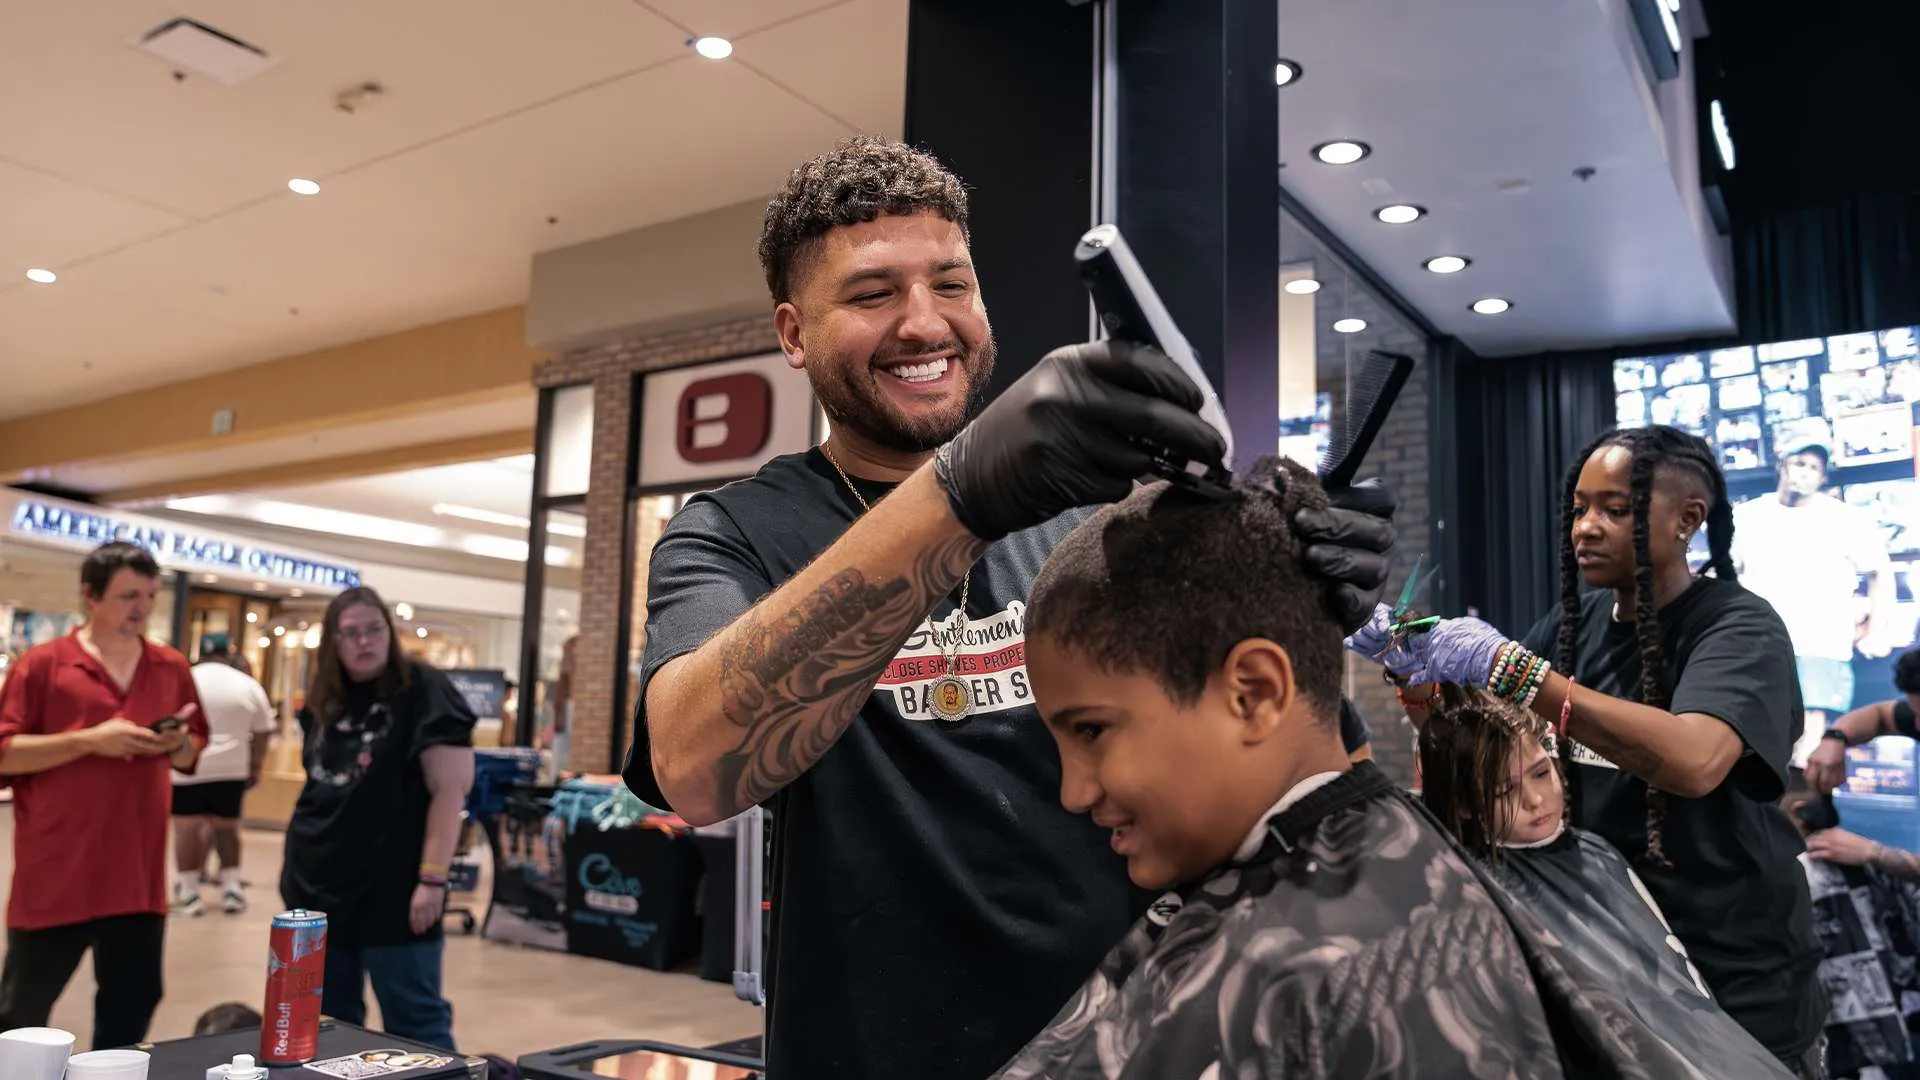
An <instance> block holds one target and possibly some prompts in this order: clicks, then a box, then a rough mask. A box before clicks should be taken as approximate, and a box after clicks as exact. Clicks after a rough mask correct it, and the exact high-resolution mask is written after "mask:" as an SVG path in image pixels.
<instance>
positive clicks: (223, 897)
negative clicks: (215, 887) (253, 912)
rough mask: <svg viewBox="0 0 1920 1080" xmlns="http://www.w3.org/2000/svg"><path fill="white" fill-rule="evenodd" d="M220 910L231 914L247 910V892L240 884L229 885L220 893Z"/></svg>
mask: <svg viewBox="0 0 1920 1080" xmlns="http://www.w3.org/2000/svg"><path fill="white" fill-rule="evenodd" d="M220 910H221V911H224V912H226V913H227V914H229V915H238V914H240V913H241V912H243V911H245V910H247V894H246V893H245V892H243V891H241V888H240V886H238V885H229V886H227V887H226V889H225V891H223V892H222V893H221V894H220Z"/></svg>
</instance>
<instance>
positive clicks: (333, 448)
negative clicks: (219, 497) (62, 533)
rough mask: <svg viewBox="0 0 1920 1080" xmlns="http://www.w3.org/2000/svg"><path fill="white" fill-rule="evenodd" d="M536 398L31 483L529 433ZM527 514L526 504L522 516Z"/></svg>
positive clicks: (193, 470) (156, 478) (165, 476)
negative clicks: (508, 432) (503, 433)
mask: <svg viewBox="0 0 1920 1080" xmlns="http://www.w3.org/2000/svg"><path fill="white" fill-rule="evenodd" d="M536 400H537V399H536V397H535V394H534V392H533V390H532V388H531V387H529V388H528V389H527V391H526V392H525V393H524V394H516V395H513V396H512V397H509V398H505V399H502V400H499V401H489V402H482V403H480V404H475V405H460V406H455V407H453V408H448V409H441V410H438V411H436V412H434V413H432V414H431V415H429V416H409V417H399V418H395V419H390V420H375V421H368V422H366V423H360V424H342V425H340V426H338V427H331V428H327V429H325V430H324V431H315V432H310V433H307V434H302V435H287V436H282V437H280V438H274V439H262V440H260V441H259V442H250V443H247V444H246V445H245V446H244V447H240V448H235V447H221V448H219V449H214V450H197V451H193V452H190V453H183V454H143V455H140V456H138V457H134V458H127V459H123V460H119V461H111V462H85V463H82V464H78V465H61V466H54V467H52V468H47V469H41V470H37V471H35V472H34V473H33V474H32V475H31V476H28V477H25V478H24V479H26V480H29V481H32V482H36V483H42V484H49V485H52V486H54V487H58V488H61V489H64V490H67V491H80V492H85V493H87V494H90V495H98V494H103V493H106V492H112V491H124V490H126V489H128V488H134V487H144V486H146V485H149V484H159V483H166V482H170V481H190V480H194V479H196V478H199V477H208V476H220V475H223V474H226V473H232V472H244V471H247V470H250V469H265V468H271V467H273V466H276V465H290V464H294V463H296V462H303V461H315V460H324V459H328V458H337V457H347V456H351V455H354V454H367V453H374V452H376V451H380V450H392V449H397V448H399V447H404V446H415V445H418V444H420V443H422V442H439V441H443V440H452V439H462V438H467V437H471V436H477V435H492V434H495V433H497V432H503V431H514V430H516V429H517V430H528V429H531V428H532V427H533V419H534V409H535V406H536ZM129 505H134V504H129ZM135 508H138V507H137V506H135ZM525 509H526V508H525V506H524V505H523V506H522V507H521V510H522V512H524V511H525Z"/></svg>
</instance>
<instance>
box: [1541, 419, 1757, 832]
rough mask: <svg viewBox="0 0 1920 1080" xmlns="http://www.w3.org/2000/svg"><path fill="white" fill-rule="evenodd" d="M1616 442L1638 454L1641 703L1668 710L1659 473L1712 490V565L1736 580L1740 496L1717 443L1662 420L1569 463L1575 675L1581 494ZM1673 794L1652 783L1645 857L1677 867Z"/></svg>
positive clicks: (1634, 471) (1566, 650) (1569, 653)
mask: <svg viewBox="0 0 1920 1080" xmlns="http://www.w3.org/2000/svg"><path fill="white" fill-rule="evenodd" d="M1611 446H1621V447H1625V448H1626V449H1627V451H1628V452H1629V453H1630V454H1632V460H1631V466H1630V468H1631V471H1630V472H1629V474H1628V484H1629V485H1630V488H1631V490H1630V493H1629V494H1630V502H1631V504H1632V507H1633V563H1634V574H1633V598H1634V599H1633V604H1634V611H1635V617H1634V635H1635V638H1636V640H1637V641H1638V643H1639V646H1640V688H1639V689H1640V695H1639V696H1640V703H1641V704H1643V705H1651V706H1653V707H1654V708H1656V709H1665V708H1666V707H1667V705H1668V701H1669V697H1668V695H1669V694H1671V693H1672V688H1671V687H1669V686H1667V684H1666V649H1665V647H1664V646H1663V645H1662V643H1661V630H1662V626H1661V620H1660V615H1659V612H1658V609H1657V607H1656V606H1655V604H1654V602H1653V546H1652V537H1651V536H1650V535H1649V532H1648V529H1649V520H1650V515H1651V512H1652V511H1651V507H1652V506H1653V483H1654V479H1655V476H1656V474H1657V473H1659V472H1661V471H1663V470H1664V471H1667V472H1669V473H1670V474H1673V475H1676V476H1678V477H1680V478H1682V479H1683V480H1685V481H1686V482H1689V483H1691V484H1693V485H1695V486H1696V487H1697V488H1699V490H1700V491H1701V493H1702V494H1704V495H1705V496H1706V502H1707V521H1706V526H1707V552H1708V554H1707V565H1706V567H1705V569H1708V570H1712V571H1713V576H1714V577H1716V578H1718V579H1719V580H1721V581H1733V580H1735V578H1736V576H1737V575H1736V574H1735V570H1734V565H1733V500H1732V499H1730V498H1728V497H1727V477H1726V474H1725V473H1724V472H1722V471H1721V470H1720V460H1719V458H1718V457H1717V456H1715V454H1714V452H1713V447H1712V446H1711V445H1709V444H1708V443H1707V441H1706V440H1705V439H1702V438H1701V437H1699V436H1698V435H1692V434H1689V433H1687V432H1685V431H1681V430H1680V429H1679V428H1675V427H1669V426H1666V425H1661V424H1656V425H1652V426H1648V427H1637V428H1622V429H1619V430H1617V431H1610V432H1607V433H1606V434H1605V435H1602V436H1600V437H1599V438H1598V439H1596V440H1594V442H1593V444H1592V445H1590V446H1588V447H1587V448H1586V449H1584V450H1582V451H1580V454H1579V456H1578V457H1576V458H1574V461H1573V464H1572V465H1571V466H1569V467H1568V469H1567V477H1566V481H1565V489H1564V491H1563V492H1562V493H1561V502H1560V508H1561V521H1560V636H1559V640H1558V641H1557V642H1556V649H1555V656H1554V666H1555V667H1557V668H1559V669H1560V670H1561V671H1562V672H1564V673H1566V674H1568V675H1572V674H1573V673H1574V660H1575V658H1576V656H1577V654H1578V651H1579V632H1580V613H1581V610H1582V609H1581V599H1580V595H1581V593H1580V566H1579V562H1578V560H1577V559H1576V558H1575V555H1574V550H1573V524H1574V515H1573V503H1574V493H1575V490H1576V489H1577V488H1578V487H1579V484H1580V470H1582V469H1584V468H1585V467H1586V464H1587V459H1589V458H1591V457H1593V455H1595V454H1597V453H1599V452H1600V451H1602V450H1605V449H1607V448H1608V447H1611ZM1576 775H1577V774H1576ZM1576 783H1577V781H1576ZM1667 798H1668V796H1667V793H1666V792H1664V791H1661V790H1660V789H1658V788H1655V787H1653V786H1651V785H1647V849H1646V852H1645V857H1646V860H1647V862H1648V863H1650V864H1651V865H1653V866H1655V867H1658V868H1660V869H1670V868H1671V867H1672V865H1673V863H1672V862H1671V861H1670V860H1669V859H1668V858H1667V853H1666V847H1665V844H1664V842H1663V841H1664V835H1663V832H1662V826H1663V825H1664V824H1665V822H1666V817H1667Z"/></svg>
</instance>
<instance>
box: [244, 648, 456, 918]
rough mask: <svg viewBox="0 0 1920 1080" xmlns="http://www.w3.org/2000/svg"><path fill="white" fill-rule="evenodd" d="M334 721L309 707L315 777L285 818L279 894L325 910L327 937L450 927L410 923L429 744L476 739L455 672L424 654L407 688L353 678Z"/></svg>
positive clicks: (306, 751)
mask: <svg viewBox="0 0 1920 1080" xmlns="http://www.w3.org/2000/svg"><path fill="white" fill-rule="evenodd" d="M341 696H342V701H341V706H342V707H341V708H340V709H339V711H338V712H337V714H336V715H335V716H334V717H333V719H332V721H331V722H329V723H324V724H322V723H318V722H316V720H315V718H314V716H313V713H312V712H311V711H309V710H307V709H304V708H303V709H301V710H300V714H299V719H300V727H301V730H302V731H303V732H304V733H305V735H306V739H305V745H304V746H303V748H302V753H301V760H302V761H303V762H304V763H305V765H306V770H307V780H306V784H305V785H304V786H302V787H301V789H300V797H299V799H298V800H297V801H296V802H295V803H294V807H293V816H292V818H291V819H290V820H289V821H288V822H287V843H286V854H285V858H284V860H283V864H282V868H281V872H280V895H281V898H282V899H283V900H285V901H286V903H287V904H288V905H289V906H292V907H304V908H310V909H313V910H315V911H324V912H326V913H327V935H328V938H329V940H331V941H334V942H337V943H339V944H341V945H355V946H366V945H400V944H405V943H407V942H410V941H424V940H430V939H432V938H436V937H439V936H440V924H439V923H438V922H435V923H434V924H433V926H432V927H430V928H429V929H428V930H427V932H426V933H425V934H415V933H414V932H413V930H412V927H411V926H409V925H408V923H409V919H410V911H411V908H412V904H413V891H414V887H415V886H416V885H418V884H419V881H420V854H421V845H422V844H423V843H424V842H425V840H426V835H427V806H428V804H429V803H431V802H432V793H431V792H429V791H428V790H427V780H426V773H425V772H424V771H423V770H422V768H421V765H420V752H421V751H422V750H425V749H426V748H428V747H430V746H472V745H473V725H474V717H473V711H472V709H470V708H469V707H468V706H467V702H466V699H465V698H464V697H462V696H461V694H460V692H459V691H458V690H457V689H455V688H454V685H453V683H452V682H451V681H450V680H448V678H447V677H446V676H445V675H444V674H442V673H440V672H439V671H436V670H434V669H433V668H430V667H427V666H426V665H424V664H417V663H416V664H414V665H413V668H412V675H411V677H410V679H409V684H408V687H407V689H406V690H405V691H404V692H402V693H400V694H397V695H394V696H392V697H381V696H379V695H378V694H376V693H375V691H374V684H372V683H354V682H349V683H347V684H346V686H345V688H344V692H343V693H342V695H341Z"/></svg>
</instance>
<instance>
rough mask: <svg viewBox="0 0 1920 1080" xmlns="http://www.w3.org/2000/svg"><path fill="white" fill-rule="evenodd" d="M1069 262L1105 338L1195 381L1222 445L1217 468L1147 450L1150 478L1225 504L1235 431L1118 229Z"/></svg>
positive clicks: (1091, 239) (1096, 234) (1084, 246)
mask: <svg viewBox="0 0 1920 1080" xmlns="http://www.w3.org/2000/svg"><path fill="white" fill-rule="evenodd" d="M1073 258H1074V262H1076V263H1077V264H1079V267H1080V277H1081V279H1082V280H1083V281H1085V282H1086V284H1087V292H1088V293H1089V294H1090V295H1091V296H1092V297H1093V307H1094V310H1095V311H1096V312H1098V313H1099V315H1100V325H1101V326H1102V327H1104V328H1105V329H1106V332H1107V336H1108V337H1109V338H1112V339H1115V340H1119V341H1130V342H1133V343H1135V344H1138V345H1149V346H1152V347H1153V348H1156V349H1159V350H1160V351H1161V352H1163V353H1165V354H1166V355H1167V356H1168V357H1169V358H1171V359H1172V360H1173V362H1174V363H1175V364H1177V365H1178V366H1179V368H1180V370H1181V371H1182V372H1184V373H1185V374H1186V376H1187V378H1189V379H1191V380H1193V385H1195V386H1196V387H1199V389H1200V395H1201V398H1202V401H1201V404H1200V418H1201V419H1202V420H1205V421H1206V422H1207V423H1209V424H1211V425H1213V428H1214V430H1216V431H1218V432H1219V433H1220V438H1221V440H1222V441H1223V442H1225V444H1226V453H1225V455H1224V456H1223V457H1222V459H1221V460H1220V461H1219V462H1205V461H1182V460H1179V459H1178V458H1177V457H1176V456H1175V455H1174V454H1172V453H1170V452H1169V451H1167V450H1166V449H1165V448H1162V447H1153V446H1147V447H1146V449H1147V450H1148V451H1149V452H1150V453H1151V454H1152V456H1153V463H1152V465H1151V466H1149V468H1150V470H1151V472H1152V474H1153V475H1154V476H1157V477H1161V478H1163V479H1165V480H1168V481H1170V482H1172V483H1175V484H1178V485H1180V486H1182V487H1185V488H1188V489H1191V490H1193V491H1195V492H1197V493H1199V494H1202V495H1206V496H1208V497H1210V498H1216V499H1224V498H1226V497H1227V496H1228V495H1230V494H1231V493H1232V490H1233V474H1232V473H1231V472H1230V471H1229V469H1231V467H1232V465H1233V431H1232V429H1230V428H1229V427H1228V426H1227V412H1226V410H1225V409H1224V408H1222V407H1221V405H1220V395H1219V394H1218V393H1216V392H1215V391H1214V389H1213V382H1212V380H1210V379H1208V378H1207V374H1206V372H1204V371H1202V370H1200V362H1199V360H1197V359H1196V358H1195V357H1194V352H1193V346H1191V345H1189V344H1188V343H1187V339H1186V336H1185V335H1184V334H1182V333H1180V328H1179V327H1178V326H1176V325H1175V324H1174V321H1173V316H1172V315H1171V314H1169V313H1168V311H1167V308H1166V305H1165V304H1163V303H1161V301H1160V294H1159V293H1158V292H1155V291H1154V288H1153V283H1152V282H1151V281H1148V280H1147V274H1146V271H1144V270H1142V269H1141V268H1140V263H1139V260H1137V259H1135V258H1134V257H1133V250H1132V249H1131V248H1129V247H1127V241H1126V238H1125V237H1123V236H1121V235H1120V228H1119V226H1117V225H1096V226H1094V228H1092V229H1091V230H1089V231H1088V232H1087V234H1086V235H1085V236H1082V237H1081V238H1080V243H1079V245H1078V246H1077V247H1075V248H1074V251H1073Z"/></svg>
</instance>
